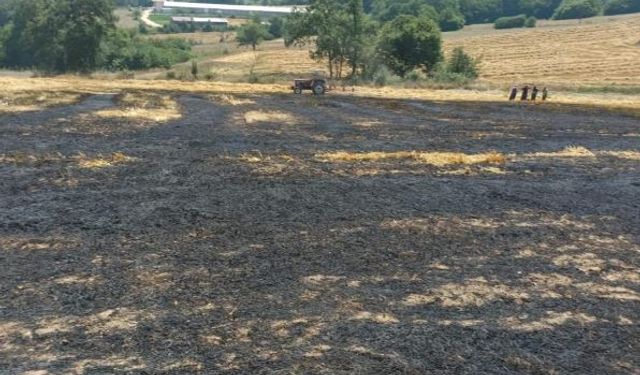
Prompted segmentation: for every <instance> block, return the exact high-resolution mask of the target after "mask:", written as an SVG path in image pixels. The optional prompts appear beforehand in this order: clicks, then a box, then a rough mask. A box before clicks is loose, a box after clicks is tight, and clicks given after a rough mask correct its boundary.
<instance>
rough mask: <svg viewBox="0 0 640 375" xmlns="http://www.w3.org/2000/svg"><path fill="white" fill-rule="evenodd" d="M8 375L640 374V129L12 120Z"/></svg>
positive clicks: (265, 104)
mask: <svg viewBox="0 0 640 375" xmlns="http://www.w3.org/2000/svg"><path fill="white" fill-rule="evenodd" d="M0 150H1V151H0V174H1V176H2V179H1V180H0V194H1V196H2V199H1V200H0V268H1V272H0V373H2V374H22V373H25V374H67V373H74V374H107V373H108V374H112V373H127V374H129V373H130V374H197V373H203V374H216V373H238V374H240V373H264V374H287V373H296V374H298V373H299V374H353V373H357V374H394V373H402V374H436V373H437V374H443V373H445V374H512V373H522V374H564V373H581V374H633V373H638V371H640V355H639V353H640V327H639V325H638V321H639V319H640V242H639V241H640V238H639V235H640V200H639V197H640V121H639V120H638V119H637V118H633V117H628V116H624V115H618V114H615V113H608V112H605V111H601V112H600V111H597V110H593V109H591V110H587V109H580V108H577V107H573V108H569V107H567V108H564V107H545V106H517V105H513V106H510V105H506V104H491V103H486V104H479V103H475V104H468V103H467V104H465V103H451V102H448V103H447V102H426V101H423V102H420V101H400V100H384V99H365V98H354V97H346V96H345V97H342V96H330V97H326V98H321V99H315V98H311V97H308V96H303V97H293V96H285V95H253V96H230V95H211V96H207V95H170V94H156V93H149V92H147V93H145V92H131V93H127V94H119V95H94V96H89V97H83V98H82V99H81V100H80V101H78V102H77V103H76V104H65V105H63V106H58V107H51V108H48V109H42V110H39V111H30V112H22V113H14V114H11V113H5V114H2V115H1V117H0Z"/></svg>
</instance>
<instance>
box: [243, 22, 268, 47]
mask: <svg viewBox="0 0 640 375" xmlns="http://www.w3.org/2000/svg"><path fill="white" fill-rule="evenodd" d="M269 38H271V35H270V34H269V32H268V31H267V28H266V27H265V26H264V25H262V24H260V23H257V22H255V21H254V22H249V23H247V24H245V25H242V26H240V28H239V29H238V32H237V34H236V40H237V41H238V45H240V46H251V48H252V49H253V50H254V51H255V50H256V46H257V45H258V44H260V43H262V42H263V41H264V40H265V39H269Z"/></svg>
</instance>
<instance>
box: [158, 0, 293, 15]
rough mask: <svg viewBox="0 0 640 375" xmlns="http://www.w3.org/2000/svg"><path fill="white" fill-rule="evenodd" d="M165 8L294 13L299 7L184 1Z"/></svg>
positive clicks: (170, 4) (166, 2)
mask: <svg viewBox="0 0 640 375" xmlns="http://www.w3.org/2000/svg"><path fill="white" fill-rule="evenodd" d="M163 6H164V7H165V8H188V9H211V10H221V11H225V10H226V11H243V12H256V13H293V11H294V10H295V9H296V8H300V9H301V8H304V7H301V6H299V5H297V6H265V5H231V4H208V3H187V2H182V1H165V2H164V4H163Z"/></svg>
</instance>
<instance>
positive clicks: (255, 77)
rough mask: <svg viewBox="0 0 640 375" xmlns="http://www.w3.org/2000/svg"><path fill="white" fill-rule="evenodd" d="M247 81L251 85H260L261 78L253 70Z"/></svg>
mask: <svg viewBox="0 0 640 375" xmlns="http://www.w3.org/2000/svg"><path fill="white" fill-rule="evenodd" d="M247 81H248V82H249V83H259V82H260V77H258V75H257V74H256V73H255V72H254V71H253V70H251V71H250V72H249V77H248V78H247Z"/></svg>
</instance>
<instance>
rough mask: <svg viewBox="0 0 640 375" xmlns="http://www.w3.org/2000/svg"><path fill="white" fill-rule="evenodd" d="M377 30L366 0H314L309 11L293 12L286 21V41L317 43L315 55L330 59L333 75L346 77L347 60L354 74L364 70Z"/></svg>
mask: <svg viewBox="0 0 640 375" xmlns="http://www.w3.org/2000/svg"><path fill="white" fill-rule="evenodd" d="M374 34H375V33H374V31H373V28H372V24H371V23H370V22H369V19H368V17H367V16H366V15H365V14H364V7H363V2H362V0H348V1H339V0H313V1H312V2H311V4H310V5H309V7H308V8H307V10H306V11H304V12H295V13H293V14H291V15H290V16H288V17H287V20H286V22H285V44H286V45H287V46H291V45H296V46H305V45H307V44H312V45H314V46H315V48H314V49H313V50H312V51H311V57H312V58H314V59H315V60H318V61H326V62H327V63H328V67H329V76H330V77H331V78H333V77H334V76H337V77H342V68H343V65H345V64H347V65H348V66H350V67H351V75H352V76H355V75H357V74H358V73H359V72H361V71H362V69H361V68H362V67H363V64H364V61H365V58H366V55H367V54H366V50H367V48H368V45H369V44H371V43H372V40H373V35H374Z"/></svg>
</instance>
